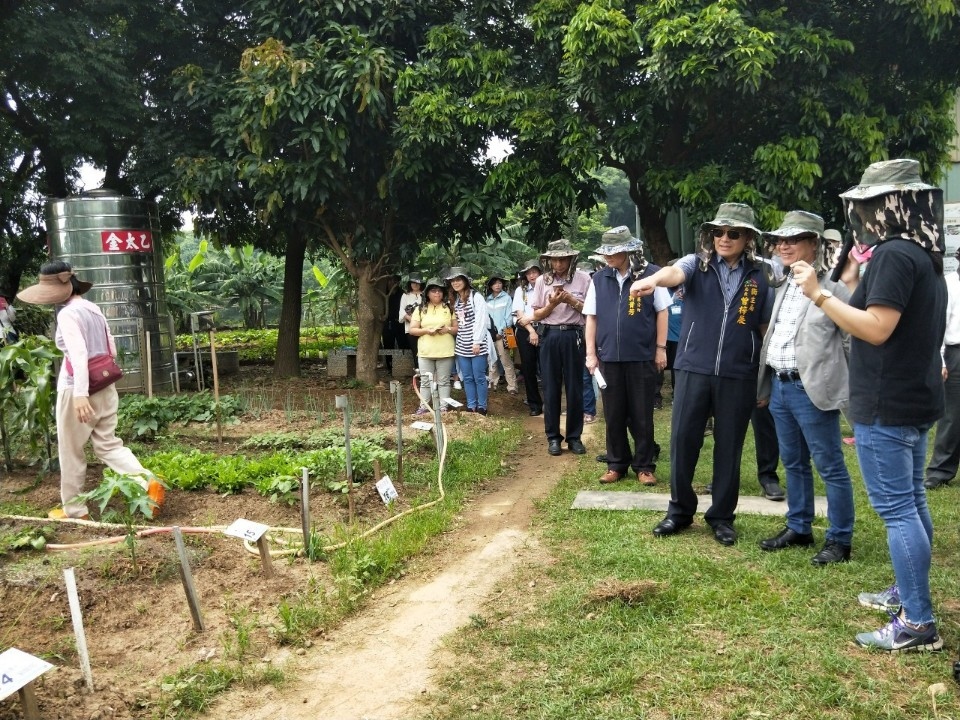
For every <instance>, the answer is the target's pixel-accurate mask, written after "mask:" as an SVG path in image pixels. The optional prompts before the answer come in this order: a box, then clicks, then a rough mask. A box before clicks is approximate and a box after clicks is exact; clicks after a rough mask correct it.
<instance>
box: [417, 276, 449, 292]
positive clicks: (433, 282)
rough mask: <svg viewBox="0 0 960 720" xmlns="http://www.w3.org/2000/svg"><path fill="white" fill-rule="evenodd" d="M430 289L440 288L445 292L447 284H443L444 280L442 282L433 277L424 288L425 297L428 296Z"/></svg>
mask: <svg viewBox="0 0 960 720" xmlns="http://www.w3.org/2000/svg"><path fill="white" fill-rule="evenodd" d="M430 288H439V289H441V290H443V291H444V292H446V291H447V286H446V284H445V283H444V282H443V280H441V279H440V278H438V277H432V278H430V279H429V280H427V284H426V285H424V286H423V294H424V295H426V294H428V293H429V292H430Z"/></svg>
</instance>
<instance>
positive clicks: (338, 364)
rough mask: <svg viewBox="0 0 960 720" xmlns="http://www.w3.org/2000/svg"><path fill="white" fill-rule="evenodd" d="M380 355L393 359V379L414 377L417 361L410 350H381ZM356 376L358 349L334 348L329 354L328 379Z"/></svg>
mask: <svg viewBox="0 0 960 720" xmlns="http://www.w3.org/2000/svg"><path fill="white" fill-rule="evenodd" d="M378 355H379V356H380V357H387V356H391V357H392V358H393V377H394V379H395V380H407V379H408V378H410V377H413V368H414V365H415V362H414V360H415V359H414V357H413V353H412V352H411V351H410V350H380V351H379V353H378ZM356 374H357V351H356V349H354V348H334V349H333V350H331V351H330V352H329V353H328V354H327V377H332V378H342V377H355V376H356Z"/></svg>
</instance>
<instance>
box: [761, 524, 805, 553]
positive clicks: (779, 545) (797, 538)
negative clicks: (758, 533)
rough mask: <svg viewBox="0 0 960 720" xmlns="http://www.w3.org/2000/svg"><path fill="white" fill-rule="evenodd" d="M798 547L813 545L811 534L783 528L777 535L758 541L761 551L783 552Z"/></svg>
mask: <svg viewBox="0 0 960 720" xmlns="http://www.w3.org/2000/svg"><path fill="white" fill-rule="evenodd" d="M798 545H813V534H812V533H806V534H804V533H798V532H796V531H794V530H791V529H790V528H784V529H783V530H781V531H780V534H779V535H777V536H775V537H772V538H767V539H766V540H761V541H760V549H761V550H783V549H784V548H788V547H794V546H798Z"/></svg>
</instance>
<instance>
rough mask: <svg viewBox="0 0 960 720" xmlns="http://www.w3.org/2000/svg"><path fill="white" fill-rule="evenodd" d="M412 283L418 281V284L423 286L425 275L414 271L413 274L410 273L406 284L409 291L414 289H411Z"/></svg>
mask: <svg viewBox="0 0 960 720" xmlns="http://www.w3.org/2000/svg"><path fill="white" fill-rule="evenodd" d="M411 283H417V285H419V286H420V287H421V288H422V287H423V275H420V274H418V273H413V274H411V275H410V277H409V278H408V279H407V285H406V288H407V292H412V290H411V289H410V284H411Z"/></svg>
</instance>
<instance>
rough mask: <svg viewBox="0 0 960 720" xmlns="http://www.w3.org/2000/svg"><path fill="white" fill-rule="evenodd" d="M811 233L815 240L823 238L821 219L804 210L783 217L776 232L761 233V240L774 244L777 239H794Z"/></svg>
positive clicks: (792, 211) (791, 212) (793, 211)
mask: <svg viewBox="0 0 960 720" xmlns="http://www.w3.org/2000/svg"><path fill="white" fill-rule="evenodd" d="M811 233H813V234H814V235H816V236H817V239H820V238H822V237H823V218H822V217H820V216H819V215H814V214H813V213H810V212H806V211H804V210H791V211H790V212H788V213H787V214H786V215H784V216H783V222H781V223H780V227H778V228H777V229H776V230H771V231H770V232H765V233H763V239H764V240H766V241H767V242H768V243H771V244H775V243H776V242H777V238H783V237H796V236H797V235H809V234H811Z"/></svg>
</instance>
